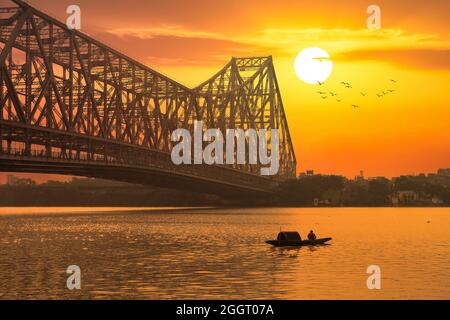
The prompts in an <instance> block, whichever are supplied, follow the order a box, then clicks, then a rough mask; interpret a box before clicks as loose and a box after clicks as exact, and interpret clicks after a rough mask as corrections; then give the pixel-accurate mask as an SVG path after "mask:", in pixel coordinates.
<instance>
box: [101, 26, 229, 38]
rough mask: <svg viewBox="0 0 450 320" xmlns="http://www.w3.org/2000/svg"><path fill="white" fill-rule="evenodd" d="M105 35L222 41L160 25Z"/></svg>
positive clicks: (215, 36) (212, 34) (212, 36)
mask: <svg viewBox="0 0 450 320" xmlns="http://www.w3.org/2000/svg"><path fill="white" fill-rule="evenodd" d="M106 32H107V33H110V34H113V35H117V36H119V37H135V38H139V39H153V38H155V37H158V36H172V37H179V38H197V39H223V37H221V36H220V35H219V34H217V33H213V32H205V31H198V30H190V29H187V28H184V27H182V26H179V25H161V26H159V27H156V28H116V29H109V30H106Z"/></svg>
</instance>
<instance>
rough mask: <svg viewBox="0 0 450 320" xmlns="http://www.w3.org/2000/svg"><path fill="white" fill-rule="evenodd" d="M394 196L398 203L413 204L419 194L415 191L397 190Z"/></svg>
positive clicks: (417, 199)
mask: <svg viewBox="0 0 450 320" xmlns="http://www.w3.org/2000/svg"><path fill="white" fill-rule="evenodd" d="M396 198H398V203H400V204H415V203H416V202H417V201H419V199H420V196H419V194H418V193H417V192H416V191H412V190H402V191H398V192H397V194H396Z"/></svg>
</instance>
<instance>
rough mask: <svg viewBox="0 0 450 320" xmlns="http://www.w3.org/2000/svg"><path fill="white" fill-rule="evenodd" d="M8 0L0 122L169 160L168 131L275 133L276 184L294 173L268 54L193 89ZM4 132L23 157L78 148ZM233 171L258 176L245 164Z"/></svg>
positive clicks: (0, 37) (1, 35)
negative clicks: (199, 124) (37, 149)
mask: <svg viewBox="0 0 450 320" xmlns="http://www.w3.org/2000/svg"><path fill="white" fill-rule="evenodd" d="M13 1H14V2H15V3H16V4H17V5H18V6H17V7H15V8H3V9H0V44H1V45H0V47H1V53H0V84H1V85H0V87H1V89H0V122H1V123H5V122H8V124H11V123H18V124H22V125H25V126H28V127H30V128H45V129H51V130H56V131H59V132H65V133H73V134H74V135H75V134H76V135H82V136H85V137H91V138H101V139H104V141H108V143H109V144H112V145H114V143H120V144H129V145H134V146H136V147H139V148H148V149H151V150H155V151H162V152H166V153H169V152H170V151H171V149H172V142H171V141H170V136H171V133H172V131H173V130H175V129H177V128H186V129H189V130H191V131H192V130H193V122H194V120H202V121H203V123H204V125H205V126H208V127H209V128H220V129H222V130H225V129H227V128H230V129H233V128H242V129H244V130H246V129H249V128H254V129H279V133H280V171H279V174H278V177H279V178H283V177H293V176H295V168H296V159H295V154H294V150H293V147H292V141H291V138H290V134H289V129H288V125H287V120H286V116H285V114H284V109H283V103H282V99H281V95H280V91H279V87H278V83H277V79H276V75H275V70H274V67H273V63H272V58H271V57H252V58H233V59H232V60H231V61H230V62H229V63H228V64H227V65H226V66H225V67H224V68H223V69H222V70H221V71H220V72H219V73H217V74H216V75H215V76H214V77H213V78H211V79H209V80H208V81H206V82H205V83H203V84H202V85H200V86H199V87H197V88H194V89H190V88H188V87H186V86H183V85H181V84H179V83H177V82H176V81H174V80H172V79H170V78H168V77H166V76H164V75H162V74H160V73H158V72H156V71H154V70H152V69H150V68H148V67H146V66H145V65H143V64H141V63H139V62H137V61H135V60H133V59H131V58H129V57H127V56H125V55H123V54H121V53H120V52H118V51H116V50H114V49H111V48H109V47H108V46H106V45H104V44H102V43H100V42H98V41H96V40H95V39H92V38H90V37H88V36H86V35H84V34H82V33H80V32H78V31H73V30H68V28H67V27H66V25H65V24H64V23H62V22H59V21H57V20H55V19H53V18H51V17H49V16H48V15H46V14H44V13H42V12H40V11H38V10H36V9H34V8H32V7H31V6H29V5H27V4H25V3H23V2H22V1H19V0H13ZM8 128H10V127H9V126H8ZM11 132H12V131H11V130H9V133H8V132H6V131H5V132H2V133H1V135H0V137H1V138H2V140H8V141H9V143H11V141H16V142H20V143H23V144H24V148H25V152H30V151H31V148H32V146H33V145H38V146H43V147H45V148H46V150H47V151H46V152H49V150H48V149H49V148H52V147H58V148H60V149H63V148H64V149H68V148H70V149H73V148H76V146H67V144H68V142H67V140H66V138H63V139H62V140H61V139H52V138H50V136H51V135H43V136H40V139H37V140H36V139H34V140H33V137H32V136H31V135H28V134H24V135H12V134H11ZM52 132H53V131H52ZM44 137H47V140H46V139H45V138H44ZM74 140H76V139H74ZM94 145H97V144H94ZM80 148H81V147H80ZM111 149H114V148H111V147H109V148H107V147H106V146H104V147H102V148H100V147H98V145H97V147H93V146H90V147H88V144H85V147H84V149H83V152H87V153H92V154H93V153H102V154H103V155H105V156H109V157H118V156H117V155H116V154H114V153H112V151H111ZM80 150H81V149H80ZM80 150H79V151H80ZM235 169H239V170H241V171H245V172H248V173H256V172H257V170H259V168H257V167H256V166H250V165H246V166H238V165H236V166H235Z"/></svg>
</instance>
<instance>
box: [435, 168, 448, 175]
mask: <svg viewBox="0 0 450 320" xmlns="http://www.w3.org/2000/svg"><path fill="white" fill-rule="evenodd" d="M437 174H438V175H440V176H446V177H450V168H448V169H439V170H438V171H437Z"/></svg>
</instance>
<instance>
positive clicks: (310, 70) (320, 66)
mask: <svg viewBox="0 0 450 320" xmlns="http://www.w3.org/2000/svg"><path fill="white" fill-rule="evenodd" d="M294 67H295V73H296V74H297V77H299V79H300V80H302V81H303V82H306V83H309V84H319V82H320V83H322V82H324V81H325V80H327V79H328V77H329V76H330V75H331V71H332V70H333V62H331V59H330V55H329V54H328V53H327V52H326V51H325V50H323V49H320V48H315V47H312V48H307V49H304V50H303V51H302V52H300V53H299V55H298V56H297V58H296V59H295V65H294Z"/></svg>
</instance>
